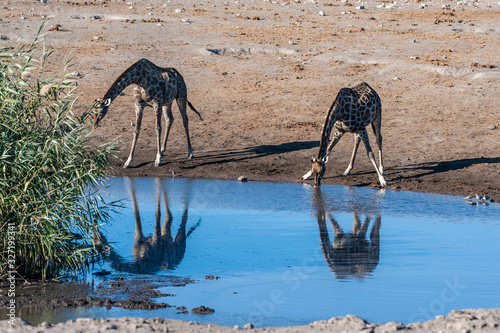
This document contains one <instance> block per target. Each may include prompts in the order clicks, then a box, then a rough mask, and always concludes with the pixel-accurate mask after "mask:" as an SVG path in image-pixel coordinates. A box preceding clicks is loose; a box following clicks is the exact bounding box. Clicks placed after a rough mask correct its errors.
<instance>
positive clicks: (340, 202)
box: [51, 178, 500, 326]
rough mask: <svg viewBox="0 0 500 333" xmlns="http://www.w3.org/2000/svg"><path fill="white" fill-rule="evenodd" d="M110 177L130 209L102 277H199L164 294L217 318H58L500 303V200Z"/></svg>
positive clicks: (286, 321) (273, 320) (414, 315)
mask: <svg viewBox="0 0 500 333" xmlns="http://www.w3.org/2000/svg"><path fill="white" fill-rule="evenodd" d="M110 184H111V185H110V187H109V188H108V189H107V192H108V193H109V195H110V196H111V197H112V198H113V199H124V203H125V206H126V207H125V208H124V209H122V210H121V211H120V212H119V214H117V215H115V216H114V218H113V221H112V222H111V223H110V224H108V225H106V226H104V228H103V232H104V235H105V237H106V239H107V240H108V241H110V242H112V243H113V244H114V246H113V248H114V250H113V251H112V252H113V253H112V255H111V256H110V261H109V262H108V263H105V264H103V265H102V266H99V267H96V268H95V269H94V271H98V270H101V269H106V270H110V271H112V272H113V274H114V275H124V276H126V278H127V279H130V278H136V279H138V280H141V279H142V278H144V277H145V276H151V275H152V274H154V275H155V276H175V277H182V278H189V279H191V280H193V282H192V283H187V284H186V285H185V286H182V287H179V286H172V285H166V286H164V287H161V288H160V291H161V292H163V293H168V294H175V295H176V296H175V297H161V298H158V299H156V301H157V302H166V303H169V304H172V303H173V304H175V305H178V306H181V305H183V306H186V307H187V308H188V309H191V308H194V307H197V306H200V305H204V306H207V307H210V308H212V309H214V310H215V313H213V314H210V315H196V314H179V313H178V311H177V310H176V309H173V308H168V309H161V310H151V311H147V310H124V309H119V308H111V309H109V310H106V309H105V308H88V309H85V308H81V309H76V310H75V309H64V310H57V314H56V315H54V314H52V315H51V318H52V321H64V320H67V319H75V318H77V317H96V318H100V317H122V316H135V317H165V318H174V319H182V320H194V321H198V322H210V323H217V324H221V325H227V326H234V325H241V326H243V325H245V324H246V323H249V322H251V323H253V324H254V325H255V326H287V325H305V324H308V323H310V322H312V321H314V320H322V319H329V318H331V317H335V316H344V315H347V314H354V315H357V316H360V317H362V318H365V319H367V320H369V321H372V322H379V323H383V322H387V321H398V322H403V323H409V322H415V321H424V320H429V319H433V318H434V317H435V316H436V315H441V314H447V313H449V311H451V310H452V309H463V308H498V307H500V286H499V284H498V281H500V242H499V236H500V205H499V204H490V205H487V206H486V205H480V206H471V205H469V204H467V203H466V202H465V200H464V199H463V198H462V197H456V196H444V195H435V194H421V193H411V192H397V191H390V190H387V191H384V190H381V191H377V190H373V189H367V188H350V187H344V186H331V185H323V186H322V187H321V189H320V190H315V189H313V188H312V187H311V186H309V185H304V184H294V183H265V182H247V183H240V182H236V181H215V180H190V179H182V178H175V179H155V178H133V179H126V178H113V179H111V183H110ZM134 196H135V203H134V200H133V198H134ZM134 205H135V213H136V214H135V215H134ZM158 205H159V207H160V212H161V216H160V217H159V218H158V219H157V220H158V225H157V232H158V238H157V239H156V242H154V241H153V242H152V243H154V244H153V245H151V237H152V236H153V235H154V234H155V211H156V208H157V207H158ZM166 205H168V208H169V210H170V214H171V219H170V221H171V222H169V219H167V220H165V217H166V216H169V215H168V214H167V213H166V211H165V206H166ZM138 219H140V225H141V227H142V234H143V238H142V239H140V240H139V243H140V242H141V241H143V244H146V243H147V242H148V241H149V242H150V243H148V244H147V246H146V245H143V246H142V248H140V249H139V247H138V246H136V247H135V251H134V234H135V232H136V231H137V229H136V225H137V221H139V220H138ZM165 221H167V225H166V228H164V229H163V233H161V231H160V229H161V227H162V226H163V225H164V224H165ZM169 223H171V225H169ZM168 230H170V233H169V232H168ZM162 235H163V236H162ZM206 275H213V276H218V277H220V278H219V279H214V280H206V279H205V276H206ZM94 279H96V280H98V279H99V278H96V277H94ZM97 282H98V281H97Z"/></svg>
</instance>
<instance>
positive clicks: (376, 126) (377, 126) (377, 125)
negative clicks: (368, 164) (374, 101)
mask: <svg viewBox="0 0 500 333" xmlns="http://www.w3.org/2000/svg"><path fill="white" fill-rule="evenodd" d="M381 127H382V117H381V112H380V111H379V112H378V113H377V116H376V117H375V119H374V120H373V122H372V129H373V133H374V134H375V138H376V140H377V146H378V159H379V167H378V169H379V171H380V173H381V174H382V175H383V176H385V172H384V164H383V162H382V132H381Z"/></svg>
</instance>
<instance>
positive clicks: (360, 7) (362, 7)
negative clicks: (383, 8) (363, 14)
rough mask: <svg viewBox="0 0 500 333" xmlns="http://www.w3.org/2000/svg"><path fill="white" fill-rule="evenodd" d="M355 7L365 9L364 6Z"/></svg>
mask: <svg viewBox="0 0 500 333" xmlns="http://www.w3.org/2000/svg"><path fill="white" fill-rule="evenodd" d="M356 9H365V6H358V7H356Z"/></svg>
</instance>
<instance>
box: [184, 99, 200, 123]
mask: <svg viewBox="0 0 500 333" xmlns="http://www.w3.org/2000/svg"><path fill="white" fill-rule="evenodd" d="M187 103H188V105H189V107H190V108H191V110H193V111H194V112H195V113H196V114H197V115H198V117H200V120H201V121H203V118H202V117H201V114H200V113H199V112H198V111H196V109H195V108H194V106H193V104H191V102H190V101H187Z"/></svg>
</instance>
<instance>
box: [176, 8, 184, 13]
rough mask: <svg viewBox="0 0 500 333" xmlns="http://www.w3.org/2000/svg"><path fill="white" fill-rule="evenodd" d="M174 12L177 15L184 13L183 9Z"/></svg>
mask: <svg viewBox="0 0 500 333" xmlns="http://www.w3.org/2000/svg"><path fill="white" fill-rule="evenodd" d="M175 12H176V13H177V14H180V13H183V12H184V9H182V8H177V9H176V10H175Z"/></svg>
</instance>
